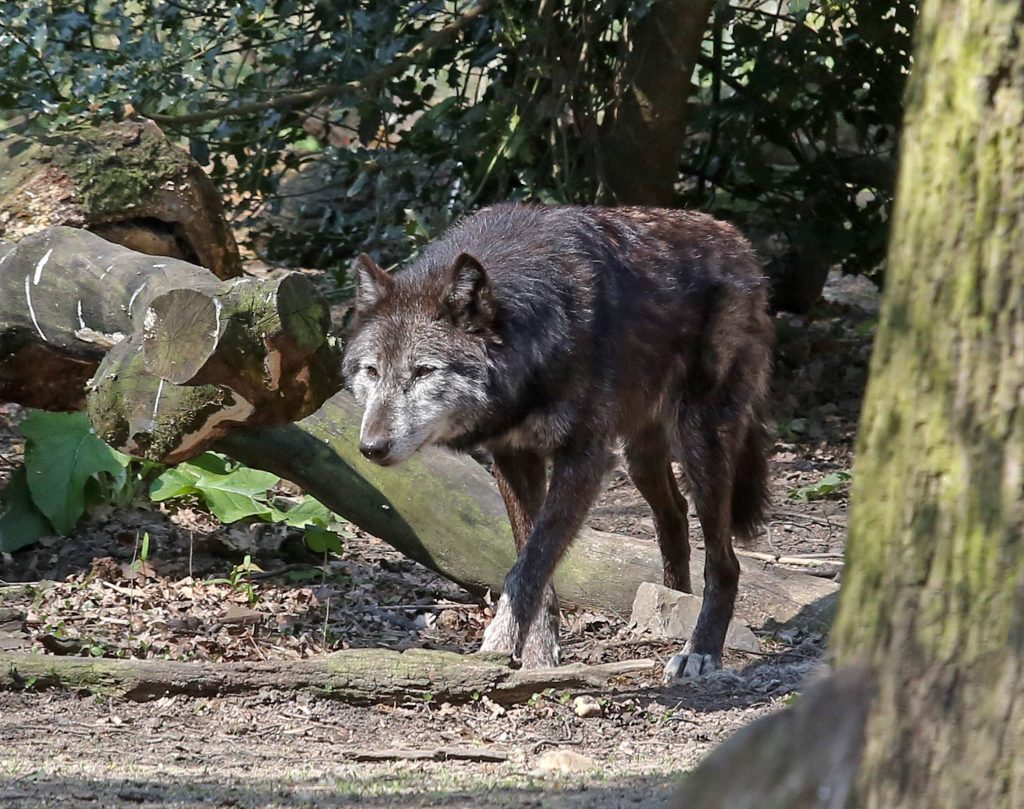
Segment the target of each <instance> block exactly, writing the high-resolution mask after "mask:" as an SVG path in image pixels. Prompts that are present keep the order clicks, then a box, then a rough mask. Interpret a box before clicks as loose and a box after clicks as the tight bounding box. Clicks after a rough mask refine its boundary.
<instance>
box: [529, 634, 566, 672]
mask: <svg viewBox="0 0 1024 809" xmlns="http://www.w3.org/2000/svg"><path fill="white" fill-rule="evenodd" d="M537 635H538V633H537V632H536V631H532V632H530V634H529V635H527V637H526V645H525V646H524V647H523V668H524V669H553V668H554V667H555V666H557V665H558V663H559V658H560V657H561V653H562V650H561V649H560V648H559V646H558V638H555V637H552V636H551V635H549V634H546V633H545V635H544V637H538V636H537Z"/></svg>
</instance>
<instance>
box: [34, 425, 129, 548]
mask: <svg viewBox="0 0 1024 809" xmlns="http://www.w3.org/2000/svg"><path fill="white" fill-rule="evenodd" d="M21 432H22V434H23V435H24V436H25V438H26V443H25V467H26V469H27V470H28V486H29V490H30V491H31V493H32V499H33V501H34V502H35V504H36V505H37V506H38V507H39V510H40V511H41V512H43V514H45V515H46V517H47V518H48V519H49V520H50V522H51V523H52V524H53V527H54V528H55V529H56V531H57V533H59V534H61V535H66V534H70V533H71V531H72V530H73V529H74V527H75V523H76V522H78V519H79V517H81V516H82V514H83V512H84V511H85V488H86V484H87V483H88V481H89V479H90V478H93V477H94V476H96V475H99V474H100V473H104V472H105V473H107V474H109V475H111V476H112V477H113V478H114V479H115V480H116V479H118V478H119V476H121V475H122V474H123V470H124V468H125V467H126V466H127V465H128V464H129V463H130V462H131V459H130V458H129V457H128V456H127V455H124V454H122V453H120V452H118V451H117V450H115V449H112V448H111V447H108V446H107V445H106V444H104V443H103V442H102V441H100V439H99V438H97V437H96V435H95V433H93V431H92V426H91V425H90V424H89V420H88V418H87V417H86V415H85V414H84V413H43V412H39V411H37V412H34V413H32V414H31V415H30V416H29V417H28V418H27V419H25V421H23V422H22V424H21Z"/></svg>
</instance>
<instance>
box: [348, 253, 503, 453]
mask: <svg viewBox="0 0 1024 809" xmlns="http://www.w3.org/2000/svg"><path fill="white" fill-rule="evenodd" d="M356 275H357V292H356V320H355V326H354V329H353V333H352V335H351V338H350V340H349V342H348V345H347V347H346V350H345V359H344V374H345V379H346V384H347V386H348V388H349V389H350V390H351V391H352V393H353V395H354V396H355V397H356V399H357V400H358V401H359V402H360V403H361V404H362V405H363V406H364V408H365V409H364V413H363V421H362V426H361V429H360V436H359V439H360V450H361V451H362V453H363V454H364V455H365V456H366V457H367V458H369V459H370V460H372V461H374V462H375V463H378V464H380V465H382V466H390V465H392V464H397V463H400V462H402V461H404V460H406V459H407V458H408V457H409V456H410V455H412V454H413V453H414V452H415V451H416V450H417V449H419V448H420V447H422V446H424V445H426V444H436V443H443V442H446V441H450V440H453V439H454V438H456V437H458V436H459V435H460V434H463V433H465V432H467V431H468V430H470V429H471V428H472V426H473V423H474V421H475V416H476V415H477V414H479V413H480V412H481V410H482V409H483V408H484V407H485V406H486V403H487V384H488V379H489V372H490V367H491V366H490V362H489V360H488V353H487V348H488V344H489V343H490V342H492V341H494V340H495V337H494V334H493V326H494V321H495V315H496V312H495V308H494V302H493V299H492V297H491V291H490V287H489V283H488V278H487V274H486V272H485V271H484V268H483V267H482V266H481V265H480V262H479V261H477V260H476V259H475V258H474V257H473V256H470V255H468V254H465V253H464V254H462V255H460V256H459V257H458V258H456V259H455V261H454V263H453V264H452V265H451V267H449V268H448V270H447V271H446V272H444V273H440V274H430V275H420V276H410V275H408V274H405V275H398V276H396V277H392V276H390V275H388V274H387V273H386V272H384V270H382V269H381V268H380V267H379V266H377V264H375V263H374V262H373V260H372V259H370V258H369V257H368V256H365V255H363V256H360V257H359V259H358V261H357V264H356Z"/></svg>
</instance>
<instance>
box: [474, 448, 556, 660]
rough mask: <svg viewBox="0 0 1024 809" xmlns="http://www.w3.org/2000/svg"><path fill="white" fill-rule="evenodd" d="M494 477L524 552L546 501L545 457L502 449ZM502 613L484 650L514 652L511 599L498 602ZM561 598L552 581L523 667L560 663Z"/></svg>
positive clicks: (529, 634)
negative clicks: (559, 625)
mask: <svg viewBox="0 0 1024 809" xmlns="http://www.w3.org/2000/svg"><path fill="white" fill-rule="evenodd" d="M493 457H494V477H495V478H496V480H497V482H498V490H499V491H500V492H501V496H502V498H504V500H505V508H506V509H507V510H508V517H509V522H511V524H512V535H513V537H514V538H515V543H516V552H517V553H522V550H523V546H524V545H526V540H527V539H528V538H529V536H530V532H532V531H533V526H534V523H535V522H536V521H537V516H538V515H539V514H540V509H541V506H542V505H543V504H544V493H545V490H546V488H547V469H546V468H545V462H544V458H543V457H542V456H540V455H538V454H537V453H535V452H531V451H529V450H508V449H506V450H498V451H495V452H494V453H493ZM498 610H499V612H503V613H504V614H502V615H496V616H495V620H494V621H493V622H492V626H494V630H493V631H490V632H489V634H488V635H485V636H484V647H483V648H484V650H486V651H500V652H510V653H511V652H513V651H515V641H514V638H513V637H512V634H513V633H512V631H511V625H510V620H511V615H510V613H509V606H508V601H507V599H502V600H501V601H499V604H498ZM558 624H559V614H558V597H557V596H556V595H555V588H554V587H553V586H552V585H551V584H548V586H547V587H546V588H545V589H544V595H543V601H542V603H541V608H540V613H539V614H538V615H537V617H536V618H535V619H534V621H533V623H532V624H531V626H530V629H529V631H528V632H527V636H526V641H525V644H524V645H523V651H522V660H523V666H524V667H528V668H547V667H550V666H556V665H558V654H559V648H558Z"/></svg>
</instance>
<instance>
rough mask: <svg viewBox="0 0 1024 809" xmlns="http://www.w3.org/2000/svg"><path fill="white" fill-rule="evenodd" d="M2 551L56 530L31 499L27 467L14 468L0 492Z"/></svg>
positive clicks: (7, 550)
mask: <svg viewBox="0 0 1024 809" xmlns="http://www.w3.org/2000/svg"><path fill="white" fill-rule="evenodd" d="M0 509H2V511H3V513H2V514H0V551H3V552H4V553H11V552H12V551H16V550H18V549H19V548H24V547H25V546H27V545H31V544H33V543H34V542H38V541H39V538H40V537H44V536H46V535H47V534H52V533H53V526H52V525H50V521H49V520H47V519H46V517H44V516H43V513H42V512H41V511H40V510H39V509H38V508H37V507H36V504H35V503H34V502H32V495H31V493H30V492H29V490H28V479H27V476H26V473H25V467H24V466H21V467H19V468H18V469H17V470H15V472H14V474H13V475H12V476H11V479H10V480H9V481H7V485H6V486H5V487H4V490H3V491H2V492H0Z"/></svg>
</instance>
